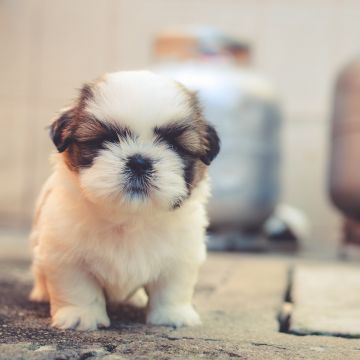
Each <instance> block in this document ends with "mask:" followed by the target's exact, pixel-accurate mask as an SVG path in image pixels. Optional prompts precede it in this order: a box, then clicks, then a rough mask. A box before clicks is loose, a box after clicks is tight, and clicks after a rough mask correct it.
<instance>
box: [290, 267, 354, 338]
mask: <svg viewBox="0 0 360 360" xmlns="http://www.w3.org/2000/svg"><path fill="white" fill-rule="evenodd" d="M292 278H293V280H292V289H291V300H292V302H293V305H292V310H291V318H290V331H291V332H294V333H298V334H328V335H335V336H339V335H340V336H345V337H346V336H347V337H358V338H360V321H359V319H360V268H359V266H358V265H357V264H356V265H355V264H301V265H298V266H296V267H295V269H294V272H293V277H292Z"/></svg>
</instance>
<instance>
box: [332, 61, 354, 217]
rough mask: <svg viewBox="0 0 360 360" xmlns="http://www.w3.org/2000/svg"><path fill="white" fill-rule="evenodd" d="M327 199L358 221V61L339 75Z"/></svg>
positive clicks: (335, 98)
mask: <svg viewBox="0 0 360 360" xmlns="http://www.w3.org/2000/svg"><path fill="white" fill-rule="evenodd" d="M331 127H332V131H331V150H330V164H329V165H330V166H329V193H330V197H331V199H332V201H333V203H334V204H335V206H336V207H338V209H339V210H341V211H342V212H343V213H344V215H345V216H346V217H349V218H351V219H354V220H357V221H359V220H360V60H357V61H354V62H352V63H351V64H350V65H348V66H346V67H345V69H344V70H343V71H342V72H341V73H340V74H339V76H338V79H337V82H336V87H335V97H334V108H333V114H332V121H331Z"/></svg>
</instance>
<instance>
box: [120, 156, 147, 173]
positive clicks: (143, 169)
mask: <svg viewBox="0 0 360 360" xmlns="http://www.w3.org/2000/svg"><path fill="white" fill-rule="evenodd" d="M126 165H127V167H128V168H129V169H130V170H131V171H132V172H133V173H134V174H135V175H145V174H146V173H148V172H149V171H151V170H152V161H151V160H150V159H147V158H145V157H143V156H142V155H140V154H135V155H133V156H130V157H129V158H128V161H127V163H126Z"/></svg>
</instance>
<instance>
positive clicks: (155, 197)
mask: <svg viewBox="0 0 360 360" xmlns="http://www.w3.org/2000/svg"><path fill="white" fill-rule="evenodd" d="M87 111H88V112H89V113H92V114H95V115H96V117H97V118H98V119H101V120H102V121H113V122H119V123H121V124H126V125H127V126H128V127H129V128H130V129H135V130H134V131H135V132H136V133H137V135H138V136H137V138H136V140H128V141H127V142H122V143H120V144H108V145H107V147H106V148H105V149H104V150H102V151H101V153H100V155H99V156H98V157H97V158H96V159H95V161H94V164H93V165H92V166H91V167H90V168H88V169H84V170H81V171H80V174H76V173H74V172H73V171H71V170H69V168H68V167H67V166H66V164H65V163H64V159H63V156H62V154H55V155H54V156H53V163H54V173H53V175H52V176H51V177H50V178H49V179H48V181H47V183H46V184H45V186H44V190H43V191H42V193H41V195H40V199H39V202H38V206H39V211H40V215H39V217H38V219H37V222H36V225H35V226H34V229H33V232H32V235H31V238H32V243H33V255H34V261H33V270H34V275H35V285H34V289H33V291H32V293H31V298H32V299H33V300H35V301H44V300H47V299H48V298H50V303H51V315H52V324H53V326H56V327H58V328H61V329H68V328H76V329H78V330H94V329H96V328H98V327H106V326H109V324H110V321H109V318H108V316H107V314H106V308H105V303H106V299H108V300H109V301H126V300H128V299H129V298H131V296H132V295H133V294H135V293H136V292H137V291H138V290H139V289H141V288H145V289H146V291H147V293H148V295H149V303H148V310H147V322H148V323H150V324H162V325H171V326H175V327H178V326H185V325H196V324H199V322H200V320H199V316H198V315H197V313H196V311H195V310H194V308H193V306H192V304H191V301H192V295H193V289H194V285H195V283H196V279H197V273H198V268H199V266H200V264H201V263H202V262H203V261H204V259H205V228H206V226H207V217H206V212H205V203H206V199H207V197H208V193H209V189H208V180H207V177H205V178H204V179H203V180H202V181H201V182H200V183H199V184H198V185H197V186H196V188H195V189H194V190H193V192H192V194H191V196H190V197H189V198H187V199H186V200H185V201H184V202H183V204H182V206H181V207H180V208H178V209H176V210H172V209H171V205H172V204H173V202H174V199H176V198H179V197H183V196H185V194H186V184H185V182H184V179H183V177H182V163H181V161H180V159H179V158H178V157H177V156H176V155H175V154H174V152H172V151H170V150H169V149H167V148H166V147H164V146H163V145H161V144H154V143H153V139H152V138H151V135H150V134H151V129H152V128H153V127H154V126H155V125H157V126H161V125H162V124H164V123H166V122H169V121H173V120H174V119H181V118H182V117H184V116H188V115H189V113H190V109H189V107H188V106H187V105H186V101H185V98H184V94H183V93H182V92H181V91H180V89H179V88H178V87H177V86H176V84H174V83H173V82H172V81H170V80H167V79H164V78H161V77H158V76H156V75H153V74H151V73H148V72H129V73H120V75H119V74H115V75H108V76H107V77H106V78H105V81H104V82H102V83H100V84H99V85H98V87H97V90H96V97H95V101H94V102H92V103H91V105H90V106H89V107H88V109H87ZM139 152H140V153H141V154H145V155H146V156H149V157H151V158H155V159H157V162H156V163H155V165H154V166H155V167H156V171H157V174H158V176H157V179H156V188H153V189H152V190H151V194H150V196H149V198H148V199H138V200H136V199H133V198H127V196H126V194H124V193H123V191H122V188H123V185H124V184H123V182H124V181H126V179H124V178H121V170H122V168H123V166H124V161H125V158H126V156H128V155H132V154H135V153H139ZM139 299H140V301H142V302H143V301H144V296H143V294H142V295H138V296H137V299H135V301H138V300H139Z"/></svg>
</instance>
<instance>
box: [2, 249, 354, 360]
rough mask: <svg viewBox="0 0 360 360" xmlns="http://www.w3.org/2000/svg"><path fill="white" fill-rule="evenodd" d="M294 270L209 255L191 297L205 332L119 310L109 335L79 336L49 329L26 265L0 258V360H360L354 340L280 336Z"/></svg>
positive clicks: (277, 263) (282, 261)
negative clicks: (154, 323) (148, 321)
mask: <svg viewBox="0 0 360 360" xmlns="http://www.w3.org/2000/svg"><path fill="white" fill-rule="evenodd" d="M291 262H292V260H291V259H288V258H283V257H268V256H249V255H246V256H245V255H232V254H211V255H210V256H209V259H208V261H207V262H206V264H205V265H204V266H203V268H202V271H201V275H200V280H199V283H198V286H197V289H196V294H195V305H196V307H197V309H198V310H199V312H200V314H201V317H202V320H203V325H202V326H198V327H194V328H182V329H178V330H174V329H172V328H166V327H156V326H147V325H145V324H144V318H145V312H144V310H141V309H136V308H132V307H130V306H117V307H113V308H111V309H109V314H110V318H111V321H112V325H111V327H110V328H109V329H107V330H101V331H94V332H85V333H84V332H76V331H69V330H68V331H60V330H55V329H52V328H50V327H49V323H50V319H49V307H48V305H47V304H34V303H31V302H30V301H28V299H27V296H28V293H29V290H30V286H31V276H30V273H29V260H28V259H27V258H26V257H22V258H19V259H15V258H11V259H4V258H3V259H2V260H0V294H1V295H0V359H1V360H4V359H9V360H10V359H11V360H12V359H19V360H20V359H36V360H38V359H41V360H42V359H82V360H84V359H95V358H99V359H108V360H115V359H159V360H162V359H228V358H240V359H299V358H305V359H327V360H328V359H340V358H341V359H360V340H357V339H344V338H335V337H325V336H295V335H290V334H282V333H279V332H278V322H277V313H278V310H279V308H280V305H281V303H282V300H283V294H284V289H285V287H286V281H287V272H288V269H289V266H290V263H291Z"/></svg>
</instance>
